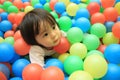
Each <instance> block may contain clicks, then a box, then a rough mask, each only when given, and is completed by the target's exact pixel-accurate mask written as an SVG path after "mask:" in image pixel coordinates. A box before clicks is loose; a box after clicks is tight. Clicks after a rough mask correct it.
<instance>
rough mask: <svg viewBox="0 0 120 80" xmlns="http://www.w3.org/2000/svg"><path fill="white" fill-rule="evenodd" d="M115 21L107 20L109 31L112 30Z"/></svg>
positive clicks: (106, 25) (106, 24) (107, 29)
mask: <svg viewBox="0 0 120 80" xmlns="http://www.w3.org/2000/svg"><path fill="white" fill-rule="evenodd" d="M114 23H115V22H113V21H107V22H106V23H105V27H106V31H107V32H112V27H113V25H114Z"/></svg>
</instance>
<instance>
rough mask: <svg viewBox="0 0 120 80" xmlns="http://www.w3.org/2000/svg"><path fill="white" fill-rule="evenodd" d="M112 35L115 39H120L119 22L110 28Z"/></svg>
mask: <svg viewBox="0 0 120 80" xmlns="http://www.w3.org/2000/svg"><path fill="white" fill-rule="evenodd" d="M112 33H113V35H114V36H115V37H117V38H120V22H116V23H115V24H114V25H113V27H112Z"/></svg>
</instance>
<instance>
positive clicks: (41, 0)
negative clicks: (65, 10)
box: [39, 0, 47, 5]
mask: <svg viewBox="0 0 120 80" xmlns="http://www.w3.org/2000/svg"><path fill="white" fill-rule="evenodd" d="M39 2H40V3H41V4H42V5H44V4H45V3H46V2H47V1H46V0H39Z"/></svg>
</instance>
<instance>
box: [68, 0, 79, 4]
mask: <svg viewBox="0 0 120 80" xmlns="http://www.w3.org/2000/svg"><path fill="white" fill-rule="evenodd" d="M80 1H81V0H70V2H73V3H76V4H79V3H80Z"/></svg>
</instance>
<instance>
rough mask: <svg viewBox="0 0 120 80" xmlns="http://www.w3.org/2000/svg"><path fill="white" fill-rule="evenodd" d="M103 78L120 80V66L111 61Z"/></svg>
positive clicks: (103, 79)
mask: <svg viewBox="0 0 120 80" xmlns="http://www.w3.org/2000/svg"><path fill="white" fill-rule="evenodd" d="M101 80H120V67H119V66H118V65H116V64H112V63H109V64H108V70H107V73H106V75H105V76H104V77H102V79H101Z"/></svg>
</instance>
